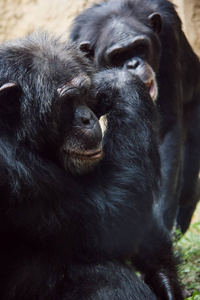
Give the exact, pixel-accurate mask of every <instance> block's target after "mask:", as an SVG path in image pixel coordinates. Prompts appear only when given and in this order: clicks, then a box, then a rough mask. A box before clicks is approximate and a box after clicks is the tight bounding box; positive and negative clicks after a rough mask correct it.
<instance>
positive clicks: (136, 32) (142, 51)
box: [71, 0, 200, 233]
mask: <svg viewBox="0 0 200 300" xmlns="http://www.w3.org/2000/svg"><path fill="white" fill-rule="evenodd" d="M141 36H142V39H141V40H140V41H139V40H137V42H133V41H134V39H136V38H138V37H141ZM71 38H72V39H73V40H76V41H78V42H79V43H80V44H81V46H80V47H81V48H82V49H83V50H84V51H86V52H88V55H89V56H90V57H92V58H94V63H95V64H96V65H97V66H98V67H100V68H105V67H113V66H114V67H115V66H117V67H118V66H121V67H123V68H127V69H129V71H130V72H133V73H136V74H138V75H139V76H140V77H141V79H142V80H143V81H144V82H147V81H148V80H149V79H151V80H152V78H153V77H154V75H153V73H152V70H151V68H152V69H153V71H154V72H155V73H156V79H157V84H158V89H159V92H158V98H157V101H156V103H157V106H158V108H159V110H160V116H161V131H160V135H161V139H162V144H161V147H160V152H161V161H162V176H163V181H162V185H161V187H160V202H161V207H162V213H163V216H164V222H165V224H166V226H167V228H168V229H170V230H171V229H172V227H173V225H174V221H176V222H177V225H178V226H179V227H180V229H181V231H182V232H183V233H184V232H185V231H186V230H187V229H188V226H189V224H190V220H191V217H192V214H193V211H194V209H195V207H196V204H197V202H198V200H199V179H198V176H199V175H198V174H199V169H200V138H199V132H200V63H199V59H198V57H197V56H196V55H195V54H194V52H193V50H192V49H191V46H190V45H189V43H188V41H187V39H186V37H185V35H184V33H183V31H182V28H181V21H180V18H179V17H178V15H177V13H176V11H175V8H174V5H173V4H172V3H170V2H169V1H167V0H124V1H123V0H119V1H118V0H117V1H116V0H114V1H108V2H107V3H105V2H102V3H100V4H96V5H94V6H93V7H92V8H90V9H88V10H86V11H84V12H83V13H82V14H80V15H79V16H78V17H77V18H76V19H75V22H74V25H73V27H72V33H71ZM144 39H146V42H144ZM138 41H139V42H140V48H139V47H138ZM149 41H150V42H149ZM131 44H132V46H131ZM131 61H132V62H131ZM127 62H129V65H128V63H127ZM147 84H148V82H147ZM150 94H153V97H155V98H156V96H157V93H156V83H154V87H153V90H152V91H151V88H150Z"/></svg>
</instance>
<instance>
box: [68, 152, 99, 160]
mask: <svg viewBox="0 0 200 300" xmlns="http://www.w3.org/2000/svg"><path fill="white" fill-rule="evenodd" d="M102 154H103V150H102V149H97V150H91V151H81V152H80V151H77V152H75V151H74V152H70V153H69V155H70V156H71V157H74V158H78V159H81V160H90V159H99V158H101V156H102Z"/></svg>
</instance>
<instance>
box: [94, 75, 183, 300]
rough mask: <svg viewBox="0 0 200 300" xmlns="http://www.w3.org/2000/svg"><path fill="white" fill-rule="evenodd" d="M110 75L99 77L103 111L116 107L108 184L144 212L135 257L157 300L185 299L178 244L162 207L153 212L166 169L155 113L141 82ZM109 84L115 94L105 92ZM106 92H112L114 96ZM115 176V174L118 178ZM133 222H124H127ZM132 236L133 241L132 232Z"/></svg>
mask: <svg viewBox="0 0 200 300" xmlns="http://www.w3.org/2000/svg"><path fill="white" fill-rule="evenodd" d="M107 75H108V76H110V80H109V78H106V74H104V73H103V72H102V74H101V75H97V77H98V76H102V78H100V81H99V88H98V91H99V97H100V99H99V102H100V103H99V106H101V103H102V105H104V107H105V106H107V105H109V104H110V105H111V107H112V108H111V111H110V112H109V113H108V114H107V122H108V124H107V132H106V134H105V140H104V143H105V145H104V151H105V178H106V182H109V176H111V178H112V179H111V180H113V181H114V183H115V184H114V186H115V187H121V189H122V190H124V193H125V195H122V194H121V198H122V199H124V201H125V202H126V201H130V205H136V207H137V208H138V210H137V212H138V216H137V215H136V213H135V212H132V213H133V214H132V218H134V219H135V225H136V226H135V228H133V227H132V226H130V227H129V230H132V236H133V237H134V238H133V239H134V241H137V238H136V237H135V235H136V234H138V235H141V236H142V241H141V243H140V245H139V251H138V253H137V254H136V255H135V253H134V252H133V264H134V266H136V267H137V268H138V269H139V270H140V271H141V272H142V273H144V274H145V281H146V283H147V284H149V285H150V286H151V287H152V288H153V289H154V292H155V293H156V295H157V296H159V297H161V298H162V299H182V292H181V288H180V286H179V282H178V279H177V273H176V268H175V265H176V263H175V260H174V256H173V249H172V241H171V238H170V234H169V233H168V231H167V229H166V228H165V225H164V224H163V221H162V217H161V216H160V211H161V209H160V203H158V204H156V203H154V205H153V211H152V210H151V209H150V206H151V205H152V200H153V197H154V196H155V194H156V191H157V184H158V182H159V167H160V165H159V153H158V150H157V147H158V141H157V136H158V133H157V128H158V127H156V126H158V123H157V122H156V112H155V110H154V109H155V108H154V107H153V103H152V101H151V99H150V98H149V96H148V93H145V91H144V89H143V86H142V85H141V84H140V81H139V80H138V79H137V77H136V78H131V77H129V75H128V74H126V73H122V72H120V71H118V72H117V71H116V72H115V73H110V74H109V72H107ZM104 78H105V79H104ZM104 80H105V82H104ZM107 82H109V84H110V87H112V90H109V87H105V86H104V85H106V84H107ZM101 89H103V94H102V95H101ZM105 91H110V95H109V94H106V93H105ZM107 93H108V92H107ZM106 100H108V103H106ZM109 101H110V102H109ZM99 109H101V107H100V108H99ZM112 170H115V171H114V174H113V175H112ZM116 174H117V175H118V177H117V176H116ZM113 177H114V179H113ZM131 180H132V181H131ZM128 185H129V186H128ZM130 191H132V194H131V192H130ZM131 197H132V198H131ZM148 209H149V212H151V215H149V216H148V222H149V223H148V226H146V224H147V220H145V214H147V212H148V211H147V210H148ZM127 216H128V214H127ZM127 216H124V217H125V220H126V221H127V219H128V218H127ZM141 228H142V229H143V230H144V232H143V233H142V232H141V231H140V230H141ZM129 234H130V235H129V236H131V233H130V231H129ZM142 234H143V235H142Z"/></svg>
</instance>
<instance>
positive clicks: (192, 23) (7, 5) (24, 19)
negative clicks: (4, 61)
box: [0, 0, 200, 56]
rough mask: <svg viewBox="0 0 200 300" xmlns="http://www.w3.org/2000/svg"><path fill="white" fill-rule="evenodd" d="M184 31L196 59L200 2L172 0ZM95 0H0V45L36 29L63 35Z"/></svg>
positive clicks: (199, 34) (199, 50)
mask: <svg viewBox="0 0 200 300" xmlns="http://www.w3.org/2000/svg"><path fill="white" fill-rule="evenodd" d="M172 1H173V2H174V3H175V4H176V5H177V9H178V11H179V14H180V16H181V18H182V20H183V23H184V30H185V32H186V34H187V36H188V38H189V40H190V42H191V44H192V46H193V47H194V49H195V51H196V53H198V55H199V56H200V0H172ZM94 2H99V0H0V41H3V40H5V39H12V38H16V37H21V36H24V35H25V34H27V33H29V32H30V31H32V30H34V29H36V28H38V27H39V28H43V29H47V30H49V31H52V32H55V33H63V32H66V33H67V29H68V28H69V25H70V24H71V21H72V20H73V18H74V17H75V16H76V15H77V14H78V13H79V12H81V11H82V10H83V9H84V8H86V7H89V6H91V5H92V3H94Z"/></svg>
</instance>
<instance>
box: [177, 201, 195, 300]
mask: <svg viewBox="0 0 200 300" xmlns="http://www.w3.org/2000/svg"><path fill="white" fill-rule="evenodd" d="M175 249H178V251H179V252H181V253H182V263H181V264H180V267H179V276H180V280H181V282H182V283H183V286H184V290H185V295H186V298H185V299H187V300H200V204H199V205H198V207H197V209H196V211H195V216H194V221H193V223H192V224H191V225H190V228H189V230H188V231H187V232H186V233H185V235H183V236H182V237H181V238H180V239H179V240H178V241H177V242H175Z"/></svg>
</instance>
